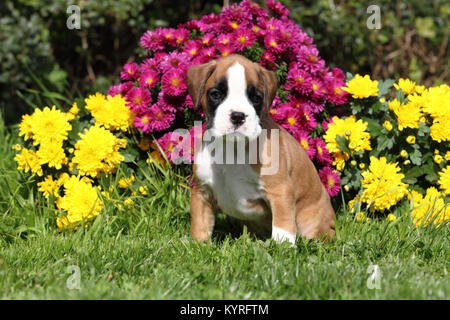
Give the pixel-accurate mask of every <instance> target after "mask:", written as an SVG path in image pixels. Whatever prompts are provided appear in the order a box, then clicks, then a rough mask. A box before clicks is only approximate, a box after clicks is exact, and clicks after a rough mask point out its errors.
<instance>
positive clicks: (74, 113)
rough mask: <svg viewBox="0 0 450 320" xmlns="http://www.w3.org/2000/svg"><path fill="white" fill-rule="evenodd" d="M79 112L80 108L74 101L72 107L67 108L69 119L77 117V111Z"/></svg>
mask: <svg viewBox="0 0 450 320" xmlns="http://www.w3.org/2000/svg"><path fill="white" fill-rule="evenodd" d="M79 112H80V108H78V104H77V103H76V102H74V103H73V105H72V107H71V108H70V110H69V116H70V120H73V119H75V118H76V117H78V113H79Z"/></svg>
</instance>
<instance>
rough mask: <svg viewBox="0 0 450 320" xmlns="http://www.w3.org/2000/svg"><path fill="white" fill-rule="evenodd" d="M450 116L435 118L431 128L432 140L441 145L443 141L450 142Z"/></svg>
mask: <svg viewBox="0 0 450 320" xmlns="http://www.w3.org/2000/svg"><path fill="white" fill-rule="evenodd" d="M449 123H450V114H448V115H444V116H439V117H436V118H434V120H433V124H432V125H431V127H430V130H431V132H430V136H431V139H433V140H434V141H437V142H439V143H441V142H442V141H450V125H449Z"/></svg>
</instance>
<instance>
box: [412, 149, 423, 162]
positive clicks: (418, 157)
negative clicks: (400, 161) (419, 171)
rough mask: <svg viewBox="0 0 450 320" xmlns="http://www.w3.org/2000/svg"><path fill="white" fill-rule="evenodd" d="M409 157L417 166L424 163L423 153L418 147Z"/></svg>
mask: <svg viewBox="0 0 450 320" xmlns="http://www.w3.org/2000/svg"><path fill="white" fill-rule="evenodd" d="M409 159H410V160H411V162H412V163H413V164H415V165H416V166H420V165H421V164H422V153H421V152H420V151H419V150H418V149H415V150H414V152H412V153H410V154H409Z"/></svg>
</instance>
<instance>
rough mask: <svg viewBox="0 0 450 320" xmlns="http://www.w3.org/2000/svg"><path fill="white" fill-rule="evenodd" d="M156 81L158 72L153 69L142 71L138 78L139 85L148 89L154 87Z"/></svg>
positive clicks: (157, 80)
mask: <svg viewBox="0 0 450 320" xmlns="http://www.w3.org/2000/svg"><path fill="white" fill-rule="evenodd" d="M158 82H159V77H158V73H156V72H155V71H153V70H149V71H146V72H144V73H143V74H142V75H141V77H140V79H139V85H140V86H141V87H144V88H148V89H152V88H154V87H155V86H156V84H157V83H158Z"/></svg>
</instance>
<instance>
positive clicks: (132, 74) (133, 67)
mask: <svg viewBox="0 0 450 320" xmlns="http://www.w3.org/2000/svg"><path fill="white" fill-rule="evenodd" d="M138 76H139V67H138V66H137V64H136V63H134V62H133V63H126V64H125V65H124V66H123V71H122V72H121V73H120V78H121V79H122V80H130V79H137V77H138Z"/></svg>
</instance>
